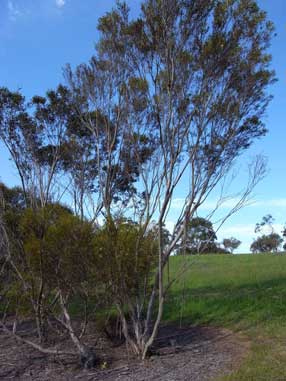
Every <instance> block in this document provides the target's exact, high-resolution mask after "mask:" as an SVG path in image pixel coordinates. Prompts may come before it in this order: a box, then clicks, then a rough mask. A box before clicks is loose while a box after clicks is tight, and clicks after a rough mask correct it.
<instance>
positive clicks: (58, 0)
mask: <svg viewBox="0 0 286 381" xmlns="http://www.w3.org/2000/svg"><path fill="white" fill-rule="evenodd" d="M65 4H66V0H56V6H57V7H58V8H62V7H64V6H65Z"/></svg>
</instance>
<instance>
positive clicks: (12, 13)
mask: <svg viewBox="0 0 286 381" xmlns="http://www.w3.org/2000/svg"><path fill="white" fill-rule="evenodd" d="M7 7H8V15H9V19H10V20H11V21H16V20H17V19H18V17H20V16H22V12H21V11H20V10H19V8H18V7H17V6H16V5H15V3H14V2H13V1H12V0H8V3H7Z"/></svg>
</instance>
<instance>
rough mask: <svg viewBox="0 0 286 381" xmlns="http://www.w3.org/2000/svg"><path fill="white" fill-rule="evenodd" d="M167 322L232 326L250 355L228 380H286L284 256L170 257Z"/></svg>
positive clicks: (285, 274)
mask: <svg viewBox="0 0 286 381" xmlns="http://www.w3.org/2000/svg"><path fill="white" fill-rule="evenodd" d="M181 272H183V273H182V275H181V276H180V277H179V278H180V279H179V280H178V281H177V282H176V283H175V284H174V285H173V286H172V291H171V294H170V296H169V298H168V301H167V305H166V309H165V316H164V318H165V320H169V321H179V320H181V321H182V322H183V323H192V324H209V325H214V326H221V327H227V328H231V329H232V330H234V331H240V332H242V333H244V334H245V335H247V337H248V338H249V339H250V341H251V343H252V344H251V353H250V355H249V356H248V358H247V360H246V361H245V362H244V364H243V365H242V367H241V368H240V370H239V371H237V372H236V373H235V374H233V375H231V376H230V377H229V378H227V380H233V381H239V380H243V381H246V380H247V381H251V380H253V381H256V380H268V381H270V380H278V379H279V380H282V379H283V380H286V255H285V256H284V255H260V254H259V255H207V256H206V255H202V256H192V257H173V258H171V262H170V277H171V278H174V277H175V276H176V275H178V274H179V273H181Z"/></svg>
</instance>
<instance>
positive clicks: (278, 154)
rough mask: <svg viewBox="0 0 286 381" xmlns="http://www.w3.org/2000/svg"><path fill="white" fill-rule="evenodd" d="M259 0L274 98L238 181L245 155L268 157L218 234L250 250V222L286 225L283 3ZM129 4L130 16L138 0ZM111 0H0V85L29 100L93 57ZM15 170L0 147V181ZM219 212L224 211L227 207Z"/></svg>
mask: <svg viewBox="0 0 286 381" xmlns="http://www.w3.org/2000/svg"><path fill="white" fill-rule="evenodd" d="M258 2H259V4H260V6H261V8H263V9H265V10H266V11H267V12H268V15H269V18H270V19H271V20H272V21H273V22H274V24H275V26H276V32H277V36H276V37H275V39H274V40H273V42H272V46H271V49H270V52H271V53H272V55H273V68H274V69H275V71H276V75H277V78H278V82H277V83H276V84H275V85H274V86H273V87H272V88H271V93H272V94H273V95H274V99H273V101H272V103H271V104H270V106H269V108H268V112H267V115H266V118H265V121H266V125H267V128H268V129H269V133H268V134H267V136H266V137H264V138H263V139H261V140H260V141H259V142H257V143H255V144H254V146H253V147H252V148H251V150H250V151H248V152H247V153H246V154H245V155H244V156H243V157H242V158H241V159H240V161H239V166H240V167H241V173H240V175H239V183H241V184H242V183H243V180H244V173H245V172H244V170H243V168H244V166H245V164H246V162H247V160H248V158H249V157H251V156H253V155H255V154H257V153H262V154H264V155H266V156H267V157H268V169H269V173H268V175H267V177H266V178H265V179H264V180H263V182H262V183H261V184H260V185H259V186H258V187H257V189H256V192H255V200H256V203H254V204H253V205H251V206H249V207H247V208H245V209H243V210H242V211H240V212H239V213H238V214H236V215H235V216H233V217H232V218H231V219H230V220H228V221H227V223H226V224H225V225H224V226H223V228H222V229H221V230H220V232H219V234H218V237H219V238H220V239H221V238H222V237H229V236H235V237H237V238H239V239H241V240H242V241H243V244H242V245H241V247H240V250H239V251H240V252H247V251H248V249H249V245H250V243H251V241H252V238H253V237H255V234H254V226H255V223H256V222H257V221H260V220H261V218H262V216H263V215H265V214H268V213H271V214H272V215H273V217H274V218H275V223H276V229H277V232H280V231H281V229H282V226H283V225H284V223H285V222H286V192H285V190H286V176H285V156H284V155H285V142H286V128H285V119H286V54H285V51H284V49H285V46H286V1H285V0H258ZM128 3H129V5H130V6H131V9H132V12H133V13H134V14H136V13H137V12H138V9H139V4H140V1H139V0H130V1H128ZM113 4H114V0H0V41H1V43H0V86H7V87H9V88H10V89H11V90H16V89H19V88H20V89H21V90H22V92H23V93H24V94H25V95H26V96H27V97H28V98H29V97H31V96H33V95H34V94H44V92H45V91H46V90H47V89H49V88H53V87H55V86H56V85H57V84H58V83H59V82H60V81H61V80H62V68H63V66H64V65H65V64H66V63H71V64H72V65H73V66H74V65H76V64H79V63H81V62H85V61H87V60H88V59H89V57H90V56H91V55H92V53H93V47H94V43H95V42H96V39H97V32H96V25H97V19H98V18H99V17H100V16H101V15H103V14H104V13H105V12H106V11H107V10H110V9H111V7H112V5H113ZM283 47H284V48H283ZM15 174H16V172H15V170H14V169H13V167H12V166H11V164H10V163H9V161H8V154H7V152H6V151H5V149H4V148H3V146H1V145H0V178H1V180H2V181H4V182H5V183H7V184H8V185H14V184H15V183H16V182H17V178H16V175H15ZM214 202H215V199H214V198H213V199H210V200H209V201H208V203H207V204H206V206H205V207H204V210H202V214H207V212H208V208H211V206H212V204H213V203H214ZM179 205H180V194H178V198H177V200H175V203H174V206H173V209H172V211H171V214H170V219H169V221H168V224H169V226H172V223H173V220H174V219H175V215H176V208H177V207H178V206H179ZM224 210H225V211H227V205H226V207H225V209H224ZM224 210H222V212H223V211H224Z"/></svg>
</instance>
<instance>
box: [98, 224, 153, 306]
mask: <svg viewBox="0 0 286 381" xmlns="http://www.w3.org/2000/svg"><path fill="white" fill-rule="evenodd" d="M157 250H158V245H157V237H155V236H154V234H153V231H150V232H143V231H142V229H141V228H140V226H139V225H137V224H133V223H132V222H129V221H122V220H119V221H110V222H108V223H106V224H105V225H104V226H103V227H102V228H100V229H98V231H97V232H96V234H95V261H96V262H95V264H96V266H95V268H96V269H98V270H99V271H98V273H99V275H100V276H101V277H102V281H103V282H104V283H105V284H106V285H107V286H109V287H107V289H109V292H110V293H111V295H112V298H113V300H114V301H115V302H116V301H117V300H120V301H121V302H122V301H123V302H124V301H127V299H128V298H133V297H135V296H136V295H138V293H139V294H140V293H141V292H146V289H147V288H148V287H149V285H148V284H149V281H150V276H151V275H152V272H153V270H154V266H155V264H156V258H157V257H156V255H157V252H158V251H157Z"/></svg>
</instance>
